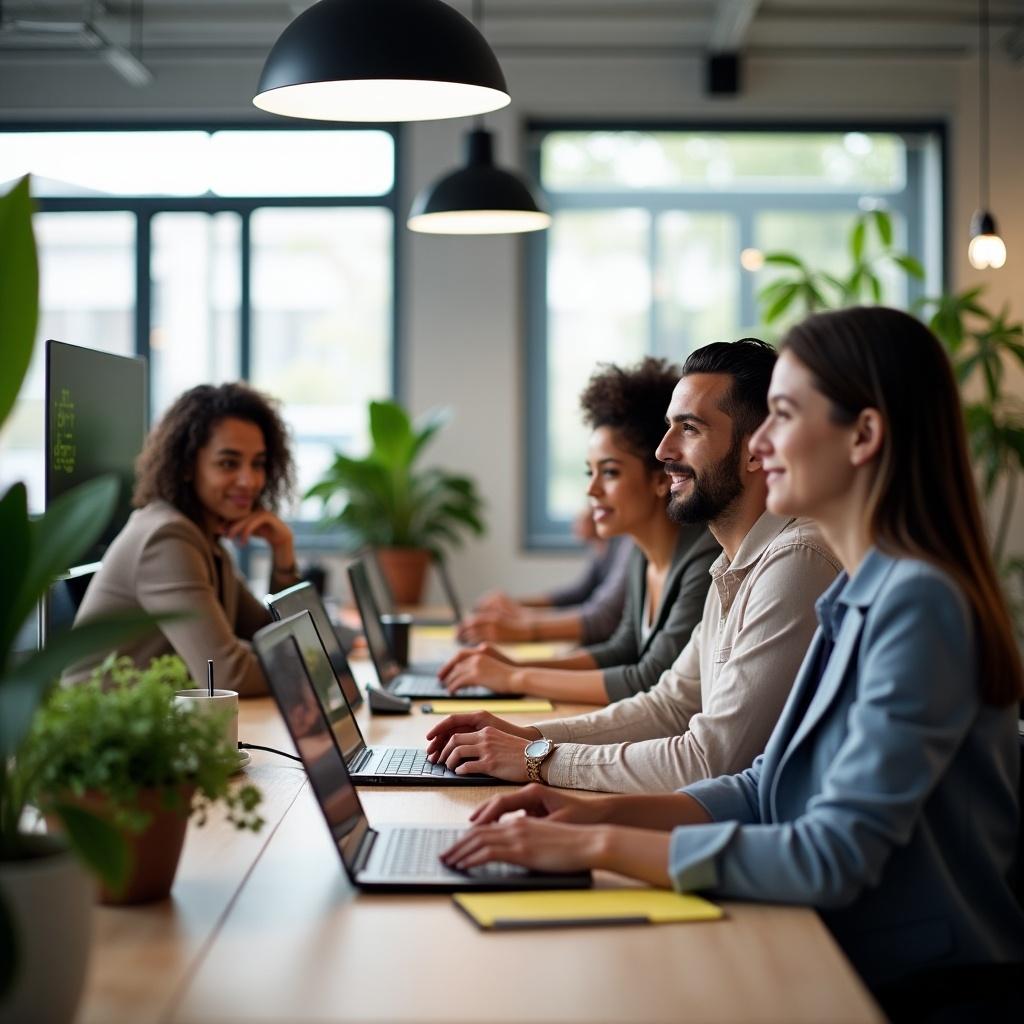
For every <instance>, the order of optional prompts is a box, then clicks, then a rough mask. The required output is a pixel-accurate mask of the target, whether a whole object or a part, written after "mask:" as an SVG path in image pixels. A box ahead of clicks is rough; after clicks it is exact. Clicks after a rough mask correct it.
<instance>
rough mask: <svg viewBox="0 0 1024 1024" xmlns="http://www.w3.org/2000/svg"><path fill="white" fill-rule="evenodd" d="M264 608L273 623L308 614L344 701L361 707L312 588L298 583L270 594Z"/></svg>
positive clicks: (318, 596)
mask: <svg viewBox="0 0 1024 1024" xmlns="http://www.w3.org/2000/svg"><path fill="white" fill-rule="evenodd" d="M267 605H268V606H269V608H270V611H271V613H272V614H273V616H274V618H275V619H287V618H288V616H289V615H295V614H296V613H297V612H302V611H306V612H309V614H310V617H311V618H312V619H313V625H314V626H316V631H317V633H318V634H319V635H320V643H322V644H323V647H324V650H325V651H326V652H327V657H328V659H329V660H330V663H331V668H333V669H334V674H335V676H337V679H338V683H339V684H340V685H341V688H342V690H344V691H345V699H346V700H347V701H348V702H349V704H350V705H351V706H352V707H354V708H357V707H359V705H360V704H361V703H362V700H363V695H362V693H361V692H360V690H359V687H358V686H357V685H356V681H355V677H354V676H353V675H352V670H351V669H350V668H349V664H348V659H347V658H346V657H345V652H344V651H343V650H342V649H341V644H339V643H338V638H337V636H336V635H335V633H334V627H333V626H332V625H331V619H330V616H329V615H328V614H327V609H326V608H325V607H324V603H323V601H321V600H320V595H319V594H318V593H317V592H316V587H314V586H313V585H312V584H311V583H298V584H296V585H295V586H294V587H289V588H288V589H287V590H282V591H281V592H280V593H279V594H271V595H270V596H269V597H268V598H267Z"/></svg>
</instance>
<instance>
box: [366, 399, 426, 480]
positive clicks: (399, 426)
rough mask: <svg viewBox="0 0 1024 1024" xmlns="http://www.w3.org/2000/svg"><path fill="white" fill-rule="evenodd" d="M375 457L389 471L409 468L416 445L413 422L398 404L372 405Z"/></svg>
mask: <svg viewBox="0 0 1024 1024" xmlns="http://www.w3.org/2000/svg"><path fill="white" fill-rule="evenodd" d="M370 437H371V438H372V440H373V454H374V456H375V457H376V458H377V459H378V460H379V461H380V462H381V463H382V464H383V465H385V466H387V467H388V468H389V469H400V468H404V467H406V466H408V464H409V462H410V457H411V455H412V451H413V446H414V444H415V435H414V434H413V429H412V422H411V421H410V420H409V417H408V415H407V414H406V411H405V410H404V409H403V408H402V407H401V406H400V405H399V404H398V403H397V402H371V403H370Z"/></svg>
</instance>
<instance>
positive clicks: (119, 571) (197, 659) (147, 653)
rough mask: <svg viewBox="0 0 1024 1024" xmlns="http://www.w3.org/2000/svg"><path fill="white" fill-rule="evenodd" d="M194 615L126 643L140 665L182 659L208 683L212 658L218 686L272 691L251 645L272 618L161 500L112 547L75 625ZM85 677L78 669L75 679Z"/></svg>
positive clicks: (138, 514) (141, 512)
mask: <svg viewBox="0 0 1024 1024" xmlns="http://www.w3.org/2000/svg"><path fill="white" fill-rule="evenodd" d="M139 609H141V610H144V611H147V612H151V613H153V614H157V613H161V612H171V611H184V612H188V613H190V616H191V617H190V618H188V619H183V620H181V621H179V622H171V623H166V624H164V625H162V626H161V627H160V629H159V630H154V631H153V632H151V633H148V634H146V635H145V636H143V637H140V638H139V639H138V640H135V641H132V642H131V643H127V644H122V645H121V646H120V647H119V648H118V653H119V654H125V655H128V656H129V657H130V658H131V659H132V660H133V661H135V663H136V664H138V665H139V666H140V667H144V666H146V665H148V664H149V662H150V659H152V658H155V657H158V656H159V655H162V654H172V653H173V654H178V655H179V656H180V657H181V658H182V659H183V660H184V661H185V664H186V665H188V669H189V672H190V673H191V674H192V678H193V679H195V681H196V682H197V683H198V684H199V685H201V686H205V685H206V660H207V658H212V659H213V662H214V669H215V678H216V684H217V686H218V687H219V688H222V689H229V690H237V691H238V692H239V693H240V694H242V695H243V696H257V695H260V694H264V693H266V692H267V683H266V680H265V679H264V677H263V671H262V669H261V668H260V665H259V662H258V661H257V659H256V655H255V654H253V651H252V648H251V647H250V645H249V644H248V643H247V642H246V641H248V640H250V639H251V638H252V635H253V634H254V633H255V632H256V630H258V629H259V628H260V627H261V626H265V625H266V624H267V623H268V622H270V621H271V616H270V613H269V612H268V611H267V609H266V608H264V606H263V605H262V604H261V603H260V602H259V601H258V600H257V599H256V598H255V597H253V595H252V594H251V593H250V592H249V590H248V588H247V587H246V586H245V584H244V583H243V581H242V579H241V578H240V577H239V575H238V574H237V572H236V571H235V567H234V564H233V563H232V561H231V559H230V557H229V556H228V554H227V552H226V551H225V550H224V549H223V548H222V547H221V545H220V543H215V542H213V541H211V540H210V539H209V538H208V537H207V536H206V535H205V534H204V533H203V532H202V530H200V529H199V527H198V526H197V525H196V524H195V523H194V522H192V520H191V519H189V518H188V517H187V516H185V515H182V513H181V512H179V511H178V510H177V509H176V508H174V506H173V505H169V504H168V503H167V502H164V501H154V502H151V503H150V504H149V505H147V506H146V507H145V508H142V509H138V510H137V511H135V512H133V513H132V514H131V516H130V517H129V519H128V522H127V523H126V524H125V527H124V529H123V530H122V531H121V532H120V533H119V534H118V535H117V538H116V539H115V540H114V542H113V544H111V545H110V547H109V548H108V549H107V552H106V554H105V555H104V558H103V565H102V566H101V567H100V570H99V572H97V573H96V575H95V577H93V580H92V582H91V583H90V584H89V589H88V590H87V591H86V593H85V598H84V599H83V601H82V606H81V608H79V610H78V614H77V616H76V617H75V625H78V624H79V623H82V622H87V621H88V620H90V619H94V618H97V617H98V616H101V615H109V614H110V613H112V612H123V611H132V610H139ZM83 675H84V672H83V670H82V669H81V668H76V671H75V673H74V674H73V675H72V676H71V677H70V678H72V679H75V680H77V679H81V678H82V677H83Z"/></svg>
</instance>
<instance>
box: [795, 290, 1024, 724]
mask: <svg viewBox="0 0 1024 1024" xmlns="http://www.w3.org/2000/svg"><path fill="white" fill-rule="evenodd" d="M780 350H781V351H788V352H790V353H791V354H792V355H794V356H795V357H796V358H797V359H798V360H799V361H800V362H801V363H803V365H804V366H806V367H807V369H808V370H809V371H810V372H811V374H812V376H813V377H814V381H815V386H816V387H817V388H818V390H819V391H820V392H821V393H822V394H823V395H824V396H825V397H826V398H828V399H829V401H830V402H831V403H832V418H833V420H834V421H835V422H837V423H853V422H854V421H855V420H856V418H857V416H858V415H859V413H860V412H861V411H862V410H863V409H868V408H870V409H877V410H878V412H879V413H880V414H881V416H882V419H883V420H884V422H885V432H884V438H883V442H882V450H881V453H880V456H879V459H878V470H877V475H876V477H875V479H874V481H873V483H872V489H871V495H870V505H869V509H868V514H869V516H870V522H871V531H872V539H873V541H874V542H875V543H876V544H878V546H879V547H880V548H882V549H883V550H886V551H888V552H890V553H892V554H904V555H911V556H914V557H917V558H923V559H925V560H927V561H929V562H931V563H932V564H934V565H936V566H938V567H939V568H940V569H942V570H943V571H945V572H947V573H948V574H949V575H950V576H951V577H952V578H953V579H954V580H955V581H956V583H957V584H958V585H959V586H960V588H961V590H962V591H963V594H964V596H965V597H966V598H967V601H968V604H969V605H970V607H971V610H972V612H973V617H974V628H975V635H976V644H977V652H978V681H979V682H978V685H979V690H980V694H981V698H982V700H984V701H985V702H986V703H988V704H992V705H995V706H997V707H1001V706H1005V705H1007V704H1010V703H1013V702H1014V701H1017V700H1020V698H1021V695H1022V683H1024V678H1022V673H1021V658H1020V652H1019V650H1018V648H1017V643H1016V640H1015V638H1014V631H1013V624H1012V621H1011V619H1010V614H1009V611H1008V610H1007V607H1006V601H1005V598H1004V596H1003V592H1002V590H1001V588H1000V586H999V581H998V578H997V576H996V571H995V567H994V566H993V564H992V556H991V554H990V553H989V549H988V543H987V540H986V536H985V527H984V523H983V520H982V516H981V507H980V504H979V502H978V495H977V491H976V489H975V483H974V475H973V473H972V471H971V463H970V459H969V457H968V454H967V440H966V435H965V430H964V422H963V411H962V409H961V407H960V396H959V393H958V391H957V386H956V381H955V380H954V378H953V371H952V368H951V367H950V364H949V360H948V358H947V357H946V353H945V352H944V351H943V349H942V346H941V345H940V344H939V341H938V339H937V338H936V337H935V335H933V334H932V332H931V331H929V330H928V328H927V327H925V326H924V324H922V323H921V322H920V321H918V320H915V319H914V318H913V317H912V316H908V315H907V314H906V313H901V312H899V311H898V310H895V309H885V308H883V307H858V308H854V309H844V310H841V311H840V312H836V313H818V314H816V315H814V316H810V317H808V318H807V319H806V320H804V321H803V323H800V324H798V325H797V326H796V327H793V328H792V329H791V330H790V331H789V333H788V334H787V335H786V337H785V338H784V339H783V342H782V345H781V346H780Z"/></svg>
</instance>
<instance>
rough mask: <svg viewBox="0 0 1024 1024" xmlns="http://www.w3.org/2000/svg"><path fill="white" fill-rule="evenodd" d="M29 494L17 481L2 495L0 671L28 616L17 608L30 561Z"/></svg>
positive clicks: (0, 501)
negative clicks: (17, 633)
mask: <svg viewBox="0 0 1024 1024" xmlns="http://www.w3.org/2000/svg"><path fill="white" fill-rule="evenodd" d="M29 536H30V534H29V524H28V496H27V494H26V491H25V485H24V484H15V485H14V486H13V487H11V489H10V490H9V491H8V492H7V493H6V494H5V495H4V496H3V498H0V537H2V538H3V541H2V545H3V557H2V558H0V673H2V672H3V670H4V666H5V665H6V663H7V658H8V652H9V651H10V648H11V644H12V642H13V640H14V635H15V633H16V631H17V629H18V627H19V626H20V625H21V623H22V621H23V620H24V617H22V618H20V619H19V618H18V617H17V614H16V612H15V607H16V606H17V603H18V594H19V592H20V590H21V585H22V581H23V580H24V578H25V573H26V570H27V568H28V562H29Z"/></svg>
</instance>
